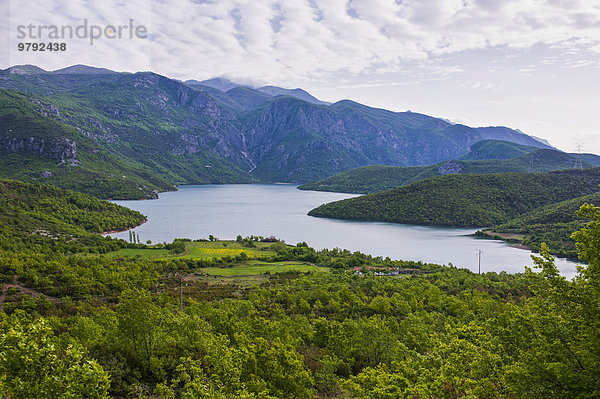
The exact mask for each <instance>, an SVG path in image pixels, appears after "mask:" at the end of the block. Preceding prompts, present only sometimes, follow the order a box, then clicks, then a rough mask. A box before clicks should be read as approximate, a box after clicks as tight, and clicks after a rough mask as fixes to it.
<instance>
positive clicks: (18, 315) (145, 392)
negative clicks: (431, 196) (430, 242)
mask: <svg viewBox="0 0 600 399" xmlns="http://www.w3.org/2000/svg"><path fill="white" fill-rule="evenodd" d="M2 187H3V194H2V196H3V198H6V200H5V201H8V202H6V203H8V204H12V205H11V206H12V207H13V209H15V210H16V211H17V212H25V211H21V210H20V209H21V208H23V209H26V208H27V207H28V206H29V205H34V204H35V205H36V206H35V209H36V213H37V214H38V215H37V216H36V217H35V218H34V219H31V224H32V225H33V224H35V223H41V224H42V225H44V224H45V223H47V220H54V219H56V220H57V223H58V222H60V223H64V224H65V225H68V226H70V227H71V228H72V229H82V228H84V226H85V228H86V229H88V230H95V229H96V226H95V225H94V224H93V223H92V224H89V222H90V221H92V220H94V219H95V218H96V217H97V216H98V215H97V213H95V212H96V211H97V210H99V209H100V208H101V207H104V206H105V205H104V204H105V203H104V202H99V201H98V202H96V201H95V200H93V199H90V197H87V196H83V197H80V195H79V194H78V195H73V194H72V193H69V192H63V191H60V190H54V189H52V190H49V189H47V188H44V187H39V186H23V185H20V184H15V183H11V182H4V183H3V185H2ZM35 194H37V195H38V197H40V198H45V197H47V199H46V200H42V199H40V200H37V202H36V201H33V202H31V200H29V199H27V198H24V197H25V195H27V196H31V195H35ZM20 199H23V201H24V202H26V204H24V205H23V206H22V207H21V208H20V207H19V206H18V205H17V203H16V202H17V200H20ZM54 202H56V203H61V204H62V205H61V209H62V208H63V207H65V206H66V208H65V209H67V210H70V211H69V212H66V213H65V215H57V214H56V212H55V210H54V208H53V207H52V203H54ZM3 209H4V208H3ZM102 212H103V214H106V218H107V220H106V225H105V226H109V225H110V226H111V227H114V226H117V225H122V224H121V223H122V221H121V217H123V216H125V215H126V213H125V214H123V211H122V208H120V207H116V206H114V207H109V208H108V209H104V210H102ZM10 215H11V213H6V214H5V215H4V216H3V217H4V218H8V219H7V220H10V223H12V222H14V221H15V220H17V219H18V218H16V217H15V218H12V219H11V218H10ZM73 215H77V217H74V216H73ZM131 216H134V215H131ZM580 216H581V217H582V218H584V219H586V220H587V221H590V220H591V222H588V224H587V226H586V228H585V229H582V230H581V231H580V232H578V233H576V235H575V240H576V241H577V243H578V249H579V252H580V258H581V259H582V260H584V261H586V262H588V263H589V265H588V266H586V267H584V268H583V269H582V272H581V275H580V276H579V278H576V279H574V280H572V281H568V280H565V279H564V278H563V277H561V276H560V275H559V273H558V271H557V269H556V267H555V266H554V264H553V260H552V257H551V256H550V255H549V254H548V253H547V251H546V249H545V248H544V247H543V246H542V254H541V256H540V257H538V258H536V259H535V265H536V266H537V267H539V269H537V270H534V271H532V270H531V269H527V270H525V273H524V274H515V275H509V274H506V273H500V274H497V273H486V274H483V275H477V274H474V273H471V272H469V271H467V270H464V269H456V268H454V267H442V266H437V265H431V264H423V263H420V262H403V261H392V260H390V259H384V258H380V257H379V258H373V257H371V256H366V255H363V254H360V253H358V252H355V253H352V252H350V251H346V250H339V249H335V250H321V251H315V250H314V249H312V248H309V247H308V246H307V245H306V244H304V243H300V244H298V245H296V246H290V245H286V244H284V243H281V242H276V241H275V240H273V239H272V238H269V239H267V240H265V239H262V238H260V237H246V238H242V237H238V240H236V241H215V240H214V239H212V238H211V240H201V241H193V242H192V241H191V240H177V241H175V242H174V243H172V244H169V245H168V246H166V247H165V246H164V245H162V244H159V245H152V246H146V245H143V244H133V243H129V244H128V243H124V242H122V241H120V242H119V244H118V245H115V246H114V248H113V249H114V250H113V251H110V252H109V253H107V254H106V255H93V252H102V251H99V250H94V248H96V249H100V248H103V247H104V245H105V243H106V242H110V243H117V241H116V240H110V239H108V238H102V237H100V236H98V241H96V242H88V243H87V244H86V245H85V246H82V247H79V249H78V248H73V250H74V252H70V253H61V252H47V253H38V252H37V251H36V250H35V249H32V248H28V247H27V248H14V247H13V248H3V247H0V271H1V273H0V278H1V279H2V286H1V294H0V348H2V350H1V355H0V395H2V397H10V398H65V397H72V398H79V397H89V398H109V397H113V398H148V399H149V398H156V397H164V398H209V399H225V398H263V399H268V398H281V399H283V398H286V399H287V398H297V399H312V398H350V399H365V398H367V399H369V398H372V399H376V398H377V399H379V398H406V399H409V398H418V397H421V398H430V397H431V398H448V399H450V398H458V397H474V398H493V397H497V398H501V397H509V398H513V397H514V398H538V397H562V398H571V397H594V396H596V393H597V390H598V386H600V349H599V348H600V339H599V337H598V329H597V326H598V323H600V314H599V313H598V312H597V304H598V302H599V301H600V290H599V288H598V287H599V284H598V282H599V280H598V279H599V278H600V275H599V272H598V270H600V250H599V248H598V242H600V209H598V208H594V207H591V206H586V207H584V208H583V210H582V211H581V212H580ZM127 220H129V219H127ZM14 234H17V235H19V234H21V233H20V232H18V231H16V230H10V229H8V230H7V229H4V228H3V229H0V235H1V236H2V237H3V238H11V237H12V236H13V235H14ZM40 239H41V240H46V241H47V242H52V241H54V238H53V237H51V236H44V235H41V236H40ZM127 254H131V255H132V256H128V255H127ZM457 266H458V265H457ZM524 266H526V265H524ZM529 266H531V265H529ZM294 267H296V268H298V269H297V270H312V271H310V272H300V271H290V270H294V269H293V268H294ZM253 268H254V269H256V270H265V269H267V270H269V274H260V273H262V272H260V273H256V272H255V273H252V272H250V271H249V270H252V269H253ZM278 269H280V270H281V271H285V272H283V273H278ZM355 270H360V273H359V272H355ZM238 271H242V272H241V273H237V272H238ZM376 272H377V273H379V274H383V275H376V274H375V273H376ZM386 272H387V273H400V274H398V275H389V276H386V275H385V274H386ZM180 300H181V302H180Z"/></svg>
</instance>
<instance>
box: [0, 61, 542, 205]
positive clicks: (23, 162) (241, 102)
mask: <svg viewBox="0 0 600 399" xmlns="http://www.w3.org/2000/svg"><path fill="white" fill-rule="evenodd" d="M0 88H2V89H3V90H2V91H1V92H0V95H1V98H2V103H1V107H2V108H1V109H0V112H1V113H0V122H1V124H0V129H1V130H0V152H1V153H3V154H4V155H3V157H2V161H1V162H0V177H5V178H19V179H22V180H25V181H27V180H34V179H35V180H39V179H47V181H48V182H50V183H54V184H57V185H63V186H67V187H68V188H78V189H81V190H82V191H86V192H90V193H93V194H94V195H97V196H101V197H107V198H152V197H154V196H155V195H156V192H159V191H164V190H168V189H173V186H174V185H176V184H203V183H250V182H258V181H260V182H293V183H303V182H309V181H315V180H318V179H321V178H324V177H327V176H331V175H334V174H336V173H339V172H343V171H346V170H349V169H353V168H357V167H362V166H367V165H374V164H380V165H395V166H418V165H432V164H436V163H439V162H444V161H447V160H452V159H458V158H460V157H463V156H466V155H467V154H469V151H470V148H471V147H472V146H473V145H474V144H475V143H477V142H479V141H482V140H489V139H491V140H503V141H508V142H512V143H517V144H522V145H527V146H532V147H535V148H540V149H550V148H552V147H550V146H549V145H548V144H547V143H544V142H543V141H542V140H540V139H537V138H534V137H531V136H528V135H526V134H524V133H522V132H520V131H518V130H513V129H509V128H507V127H483V128H473V127H469V126H465V125H461V124H453V123H451V122H448V121H446V120H443V119H440V118H435V117H431V116H428V115H423V114H419V113H414V112H392V111H388V110H384V109H378V108H372V107H368V106H366V105H362V104H359V103H356V102H354V101H350V100H342V101H338V102H336V103H333V104H329V103H326V102H323V101H320V100H318V99H317V98H315V97H314V96H312V95H310V94H309V93H308V92H306V91H304V90H302V89H284V88H280V87H275V86H264V87H260V88H252V87H249V86H247V85H240V84H236V83H234V82H230V81H228V80H225V79H223V78H217V79H210V80H205V81H193V80H188V81H185V82H182V81H179V80H176V79H170V78H168V77H165V76H161V75H159V74H156V73H153V72H138V73H123V72H114V71H110V70H107V69H101V68H93V67H89V66H84V65H75V66H71V67H68V68H64V69H61V70H57V71H45V70H43V69H41V68H39V67H36V66H32V65H21V66H14V67H11V68H8V69H5V70H2V71H0ZM45 126H51V128H45ZM82 171H85V173H83V172H82ZM92 181H93V182H94V183H90V182H92ZM98 184H102V185H104V186H103V187H104V188H103V189H97V188H96V189H94V187H97V186H98ZM78 186H81V187H78Z"/></svg>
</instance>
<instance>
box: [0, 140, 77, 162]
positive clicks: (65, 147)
mask: <svg viewBox="0 0 600 399" xmlns="http://www.w3.org/2000/svg"><path fill="white" fill-rule="evenodd" d="M0 152H2V153H4V154H10V153H24V154H37V155H40V156H43V157H46V158H50V159H54V160H57V161H72V160H75V159H76V158H77V143H76V142H75V141H73V140H70V139H65V138H51V139H45V138H41V137H26V138H22V137H11V136H7V135H4V136H0Z"/></svg>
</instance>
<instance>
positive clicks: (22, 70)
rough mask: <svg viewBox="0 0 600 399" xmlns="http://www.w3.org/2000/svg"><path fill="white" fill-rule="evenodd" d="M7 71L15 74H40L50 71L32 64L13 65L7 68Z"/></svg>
mask: <svg viewBox="0 0 600 399" xmlns="http://www.w3.org/2000/svg"><path fill="white" fill-rule="evenodd" d="M5 71H7V72H8V73H12V74H15V75H38V74H44V73H48V71H45V70H43V69H42V68H40V67H38V66H35V65H31V64H25V65H15V66H11V67H10V68H6V69H5Z"/></svg>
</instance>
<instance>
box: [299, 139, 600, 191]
mask: <svg viewBox="0 0 600 399" xmlns="http://www.w3.org/2000/svg"><path fill="white" fill-rule="evenodd" d="M480 143H481V145H480ZM501 143H504V144H501ZM495 147H503V148H504V150H505V151H504V152H499V154H504V155H498V156H508V155H509V154H510V153H511V151H509V150H508V149H512V150H515V151H521V150H523V151H524V148H529V149H532V151H530V152H529V153H526V154H524V155H520V156H518V157H515V158H508V159H470V160H469V159H467V160H465V159H461V160H455V161H447V162H442V163H438V164H435V165H430V166H416V167H402V166H380V165H375V166H365V167H362V168H357V169H352V170H349V171H346V172H342V173H340V174H337V175H335V176H331V177H328V178H326V179H324V180H320V181H317V182H314V183H308V184H303V185H301V186H299V187H298V188H299V189H300V190H315V191H333V192H343V193H354V194H368V193H376V192H379V191H384V190H389V189H392V188H395V187H400V186H404V185H408V184H412V183H415V182H418V181H421V180H425V179H428V178H431V177H435V176H441V175H445V174H459V173H484V174H487V173H504V172H532V171H533V172H550V171H553V170H566V169H574V168H576V167H582V168H593V167H596V166H599V165H600V157H599V156H597V155H593V154H569V153H565V152H562V151H557V150H550V149H537V148H533V147H528V146H523V145H518V144H514V143H507V142H500V141H496V140H484V141H481V142H479V143H476V144H475V145H474V146H472V147H471V148H472V149H473V148H475V150H476V151H482V150H481V148H483V149H486V151H487V150H489V149H491V148H495ZM478 154H479V155H475V153H473V152H471V153H470V155H469V156H467V158H468V157H472V158H476V157H477V156H484V155H482V154H483V153H482V152H478ZM488 154H489V153H488Z"/></svg>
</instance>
